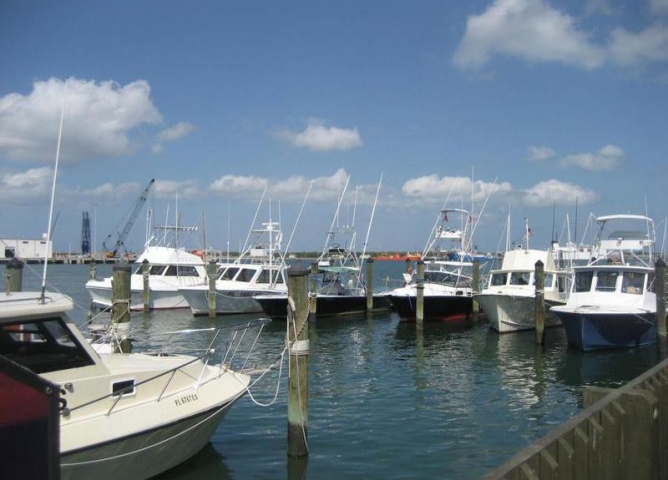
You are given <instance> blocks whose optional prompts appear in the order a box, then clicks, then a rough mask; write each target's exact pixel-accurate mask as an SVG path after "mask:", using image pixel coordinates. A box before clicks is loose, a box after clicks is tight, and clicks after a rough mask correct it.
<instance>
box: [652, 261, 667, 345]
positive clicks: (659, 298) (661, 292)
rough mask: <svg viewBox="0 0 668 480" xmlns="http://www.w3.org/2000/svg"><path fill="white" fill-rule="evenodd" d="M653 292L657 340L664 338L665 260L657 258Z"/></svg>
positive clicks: (663, 339)
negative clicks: (654, 294)
mask: <svg viewBox="0 0 668 480" xmlns="http://www.w3.org/2000/svg"><path fill="white" fill-rule="evenodd" d="M654 270H655V272H656V273H655V275H654V278H655V280H654V282H655V287H654V292H655V293H656V321H657V325H656V334H657V336H658V337H659V338H658V340H659V341H665V339H666V262H664V261H663V259H662V258H659V259H658V260H657V261H656V263H655V264H654Z"/></svg>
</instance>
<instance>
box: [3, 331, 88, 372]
mask: <svg viewBox="0 0 668 480" xmlns="http://www.w3.org/2000/svg"><path fill="white" fill-rule="evenodd" d="M0 354H2V355H5V356H6V357H7V358H9V359H10V360H12V361H14V362H16V363H18V364H20V365H23V366H24V367H26V368H28V369H30V370H32V371H33V372H35V373H47V372H53V371H57V370H66V369H70V368H78V367H85V366H88V365H93V364H94V362H93V360H92V359H91V357H90V356H89V355H88V353H87V352H86V350H84V348H83V347H82V346H81V345H80V344H79V343H78V341H77V339H76V338H75V337H74V336H73V335H72V332H70V330H69V329H68V328H67V327H66V325H65V323H64V322H63V320H62V319H60V318H48V319H41V320H35V321H31V322H23V323H21V322H16V323H5V324H3V325H2V326H0Z"/></svg>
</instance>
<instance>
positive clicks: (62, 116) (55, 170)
mask: <svg viewBox="0 0 668 480" xmlns="http://www.w3.org/2000/svg"><path fill="white" fill-rule="evenodd" d="M68 83H69V79H67V80H65V90H64V92H63V106H62V108H61V110H60V127H59V128H58V146H57V147H56V164H55V166H54V168H53V184H52V185H51V206H50V207H49V227H48V230H47V232H46V250H45V252H44V270H43V273H42V297H41V302H44V293H45V291H46V266H47V263H48V262H49V258H48V257H49V245H50V244H51V229H52V227H51V220H52V218H53V203H54V200H55V198H56V178H58V161H59V160H60V141H61V139H62V136H63V122H64V120H65V102H66V101H67V85H68Z"/></svg>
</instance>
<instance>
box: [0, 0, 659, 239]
mask: <svg viewBox="0 0 668 480" xmlns="http://www.w3.org/2000/svg"><path fill="white" fill-rule="evenodd" d="M0 72H2V75H0V201H1V202H2V209H1V210H0V238H16V237H20V238H38V237H40V236H41V235H42V233H43V232H45V231H46V225H47V224H48V204H49V198H50V189H51V183H52V172H53V165H54V160H55V156H56V155H55V152H56V144H57V133H58V126H59V118H60V112H61V107H62V104H63V98H64V85H65V80H68V90H67V96H66V101H65V121H64V127H63V137H62V147H61V155H60V168H59V175H58V181H57V191H56V205H55V211H56V212H57V215H58V221H57V223H56V226H55V229H54V235H53V240H54V246H55V249H56V250H60V251H68V250H71V251H78V250H79V249H80V239H81V218H82V212H84V211H88V212H89V215H90V217H91V222H93V225H92V228H93V233H92V235H93V239H94V240H95V241H96V243H97V244H98V245H97V248H100V247H99V244H100V243H101V241H102V240H103V239H104V238H105V237H106V236H107V235H108V234H110V233H112V232H114V229H117V228H119V227H118V224H119V222H120V221H121V219H122V218H123V216H124V215H126V214H127V212H128V211H129V210H130V209H131V208H132V206H133V204H134V202H135V201H136V199H137V198H138V197H139V194H140V192H141V191H142V190H143V189H144V187H145V186H146V185H147V184H148V182H149V180H150V179H151V178H155V179H156V183H155V188H154V189H153V195H152V197H151V200H150V202H149V203H150V206H151V209H152V211H153V212H154V213H153V218H154V222H155V223H159V224H162V223H165V222H163V221H157V219H165V221H167V220H166V219H168V218H170V219H171V220H170V221H171V222H173V221H174V212H175V211H177V209H178V212H179V215H180V218H181V220H180V222H181V223H182V224H188V225H199V226H200V231H199V234H198V235H197V236H196V237H194V238H191V239H190V241H191V242H192V244H193V246H197V247H201V246H202V245H203V242H204V241H203V239H202V233H203V230H206V238H207V240H206V241H207V244H208V245H209V246H211V247H212V248H219V249H225V248H226V245H227V243H230V244H231V246H232V248H233V249H234V248H235V247H238V245H239V244H240V243H241V241H242V240H243V239H244V238H245V237H246V234H247V232H248V229H249V227H250V224H251V221H252V219H253V215H254V213H255V211H256V209H257V205H258V202H259V200H260V198H261V196H262V192H263V191H264V189H265V186H266V187H267V193H266V197H265V199H266V201H265V203H264V204H263V206H262V208H261V210H260V214H259V217H258V220H259V221H265V220H268V219H269V216H271V217H272V219H273V220H275V221H276V220H280V221H281V223H282V225H283V231H284V234H285V238H286V241H285V242H284V246H285V244H286V243H287V238H288V237H289V235H290V233H291V231H292V229H293V227H294V225H295V221H296V218H297V216H298V212H299V210H300V208H301V205H302V202H303V201H304V198H305V195H306V192H307V190H308V187H309V185H312V189H311V193H310V194H309V197H308V199H307V200H306V203H305V206H304V211H303V214H302V216H301V219H300V221H299V223H298V224H297V226H296V229H295V233H294V239H293V241H292V244H291V245H290V249H292V250H319V249H320V248H321V247H322V244H323V241H324V235H325V231H326V230H327V229H328V228H329V225H330V223H331V221H332V217H333V215H334V211H335V208H336V204H337V197H338V195H339V194H340V192H341V191H342V188H343V185H344V184H345V181H346V178H347V177H348V176H350V184H349V187H348V191H347V193H348V195H347V196H346V199H345V202H344V207H343V209H342V216H341V220H340V224H352V223H354V226H355V227H356V229H357V231H358V247H359V248H360V249H361V248H362V243H363V241H364V239H365V237H366V233H367V229H368V222H369V219H370V217H371V212H372V205H373V200H374V197H375V194H376V188H377V184H378V182H379V180H380V178H381V174H382V176H383V177H382V178H383V181H382V186H381V190H380V194H379V200H378V204H377V207H376V210H375V215H374V219H373V224H372V228H371V231H370V236H369V241H368V248H369V249H372V250H389V249H398V250H421V249H422V248H423V247H424V245H425V243H426V241H427V238H428V236H429V233H430V231H431V228H432V225H433V223H434V221H435V219H436V216H437V214H438V212H439V210H440V208H441V206H442V205H443V204H444V202H445V201H446V199H448V203H447V204H448V206H450V207H462V206H463V208H466V209H467V210H472V211H473V212H474V216H475V217H476V218H478V217H479V221H478V226H477V228H476V231H475V234H474V243H476V244H477V245H478V246H479V248H480V249H481V250H485V251H491V250H496V249H497V247H499V245H501V247H502V248H503V246H504V245H503V241H502V240H501V239H502V238H503V236H504V233H503V229H504V225H505V222H506V217H507V215H508V210H509V208H510V211H511V217H512V223H513V228H512V231H511V237H512V238H513V239H520V238H521V237H522V233H523V232H522V223H523V218H525V217H526V218H528V219H529V222H530V224H531V229H532V231H533V234H534V235H533V239H532V245H533V246H535V247H547V246H548V245H549V242H550V239H551V237H552V232H553V225H554V226H555V234H556V235H557V236H558V237H559V238H560V239H561V241H562V243H564V242H565V241H566V233H565V230H564V223H565V217H566V214H568V215H569V217H570V220H571V232H572V233H575V232H577V235H578V237H581V234H582V233H583V232H584V228H585V223H586V221H587V217H588V216H589V214H590V213H593V214H595V215H606V214H615V213H639V214H642V213H648V214H649V215H650V216H652V217H654V219H655V220H656V222H657V226H658V231H657V233H658V235H659V240H661V237H662V236H663V225H664V223H663V219H664V218H665V217H666V215H667V214H668V211H667V210H668V209H667V208H666V205H667V200H668V194H667V193H666V182H667V180H668V161H667V156H666V150H667V148H666V146H667V141H666V135H667V133H668V113H667V112H668V95H667V92H668V0H649V1H638V2H627V1H622V0H589V1H564V2H548V1H545V0H496V1H492V0H484V1H483V0H473V1H466V2H455V1H450V2H444V1H417V2H400V1H394V0H389V1H383V2H378V1H358V0H356V1H338V2H330V1H325V2H306V1H304V2H292V1H290V2H268V1H262V2H259V1H247V2H231V1H213V0H211V1H197V2H184V1H172V0H161V1H157V0H156V1H143V2H135V1H116V2H88V1H66V0H63V1H59V2H52V1H25V0H2V1H0ZM472 181H473V184H472ZM177 199H178V200H177ZM576 201H577V205H578V206H577V211H576V208H575V205H576ZM354 205H356V207H355V206H354ZM483 205H484V209H483ZM481 210H482V212H481ZM553 211H554V212H556V215H555V216H553ZM576 215H577V219H578V225H577V226H576V225H575V224H574V221H575V217H576ZM145 218H146V217H145V214H144V213H142V214H140V216H139V218H138V219H137V222H136V224H135V226H134V228H133V231H132V234H131V237H130V238H129V241H128V245H129V247H130V248H131V249H132V250H135V251H140V250H141V248H142V245H143V242H144V240H145V231H146V229H145V228H144V224H145V223H146V222H145ZM577 240H578V241H579V240H580V238H578V239H577ZM195 244H197V245H195Z"/></svg>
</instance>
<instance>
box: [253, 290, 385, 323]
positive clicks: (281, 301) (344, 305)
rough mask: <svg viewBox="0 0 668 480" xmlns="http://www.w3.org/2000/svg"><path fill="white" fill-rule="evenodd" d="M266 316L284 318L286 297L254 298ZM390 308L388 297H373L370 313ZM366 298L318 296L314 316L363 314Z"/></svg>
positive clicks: (286, 307) (355, 296)
mask: <svg viewBox="0 0 668 480" xmlns="http://www.w3.org/2000/svg"><path fill="white" fill-rule="evenodd" d="M255 299H256V300H257V301H258V303H259V304H260V305H262V310H263V311H264V313H265V314H266V315H268V316H269V317H272V318H276V317H277V318H280V317H285V316H286V315H287V311H288V299H287V297H278V296H275V295H267V296H259V297H256V298H255ZM391 307H392V304H391V301H390V297H389V295H383V294H379V295H374V296H373V309H372V311H383V310H389V309H390V308H391ZM368 311H369V310H368V309H367V308H366V296H360V295H318V297H317V300H316V316H317V317H324V316H335V315H348V314H355V313H365V312H368Z"/></svg>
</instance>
